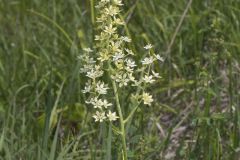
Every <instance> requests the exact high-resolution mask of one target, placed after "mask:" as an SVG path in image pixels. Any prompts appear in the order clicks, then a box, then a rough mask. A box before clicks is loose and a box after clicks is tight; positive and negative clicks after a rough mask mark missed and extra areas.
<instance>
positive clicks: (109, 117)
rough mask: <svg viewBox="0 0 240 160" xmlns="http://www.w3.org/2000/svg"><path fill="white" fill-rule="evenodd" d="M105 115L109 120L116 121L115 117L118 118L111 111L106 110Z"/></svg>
mask: <svg viewBox="0 0 240 160" xmlns="http://www.w3.org/2000/svg"><path fill="white" fill-rule="evenodd" d="M107 117H108V119H109V121H116V120H117V118H119V117H118V116H116V112H111V111H109V112H108V114H107Z"/></svg>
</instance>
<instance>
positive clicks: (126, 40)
mask: <svg viewBox="0 0 240 160" xmlns="http://www.w3.org/2000/svg"><path fill="white" fill-rule="evenodd" d="M121 39H122V40H123V41H125V42H131V41H132V40H131V39H130V38H128V37H126V36H125V37H121Z"/></svg>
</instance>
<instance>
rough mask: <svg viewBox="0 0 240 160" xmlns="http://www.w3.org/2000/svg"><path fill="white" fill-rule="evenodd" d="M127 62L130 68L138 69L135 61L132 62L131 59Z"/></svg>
mask: <svg viewBox="0 0 240 160" xmlns="http://www.w3.org/2000/svg"><path fill="white" fill-rule="evenodd" d="M125 62H126V64H127V66H128V67H130V68H133V67H136V66H137V65H136V64H135V62H134V61H133V60H131V59H126V60H125Z"/></svg>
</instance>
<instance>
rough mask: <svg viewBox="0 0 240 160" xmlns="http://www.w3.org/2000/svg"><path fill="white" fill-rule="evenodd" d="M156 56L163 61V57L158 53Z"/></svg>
mask: <svg viewBox="0 0 240 160" xmlns="http://www.w3.org/2000/svg"><path fill="white" fill-rule="evenodd" d="M156 58H157V59H158V60H159V61H161V62H163V61H164V59H163V57H161V56H160V55H159V54H157V55H156Z"/></svg>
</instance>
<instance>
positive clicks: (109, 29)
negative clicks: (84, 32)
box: [104, 24, 117, 35]
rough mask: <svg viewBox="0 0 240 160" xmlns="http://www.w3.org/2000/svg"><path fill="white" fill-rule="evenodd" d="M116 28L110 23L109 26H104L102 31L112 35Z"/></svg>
mask: <svg viewBox="0 0 240 160" xmlns="http://www.w3.org/2000/svg"><path fill="white" fill-rule="evenodd" d="M116 30H117V28H116V27H113V26H112V24H110V25H109V26H105V29H104V32H106V33H108V34H110V35H112V34H113V33H115V31H116Z"/></svg>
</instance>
